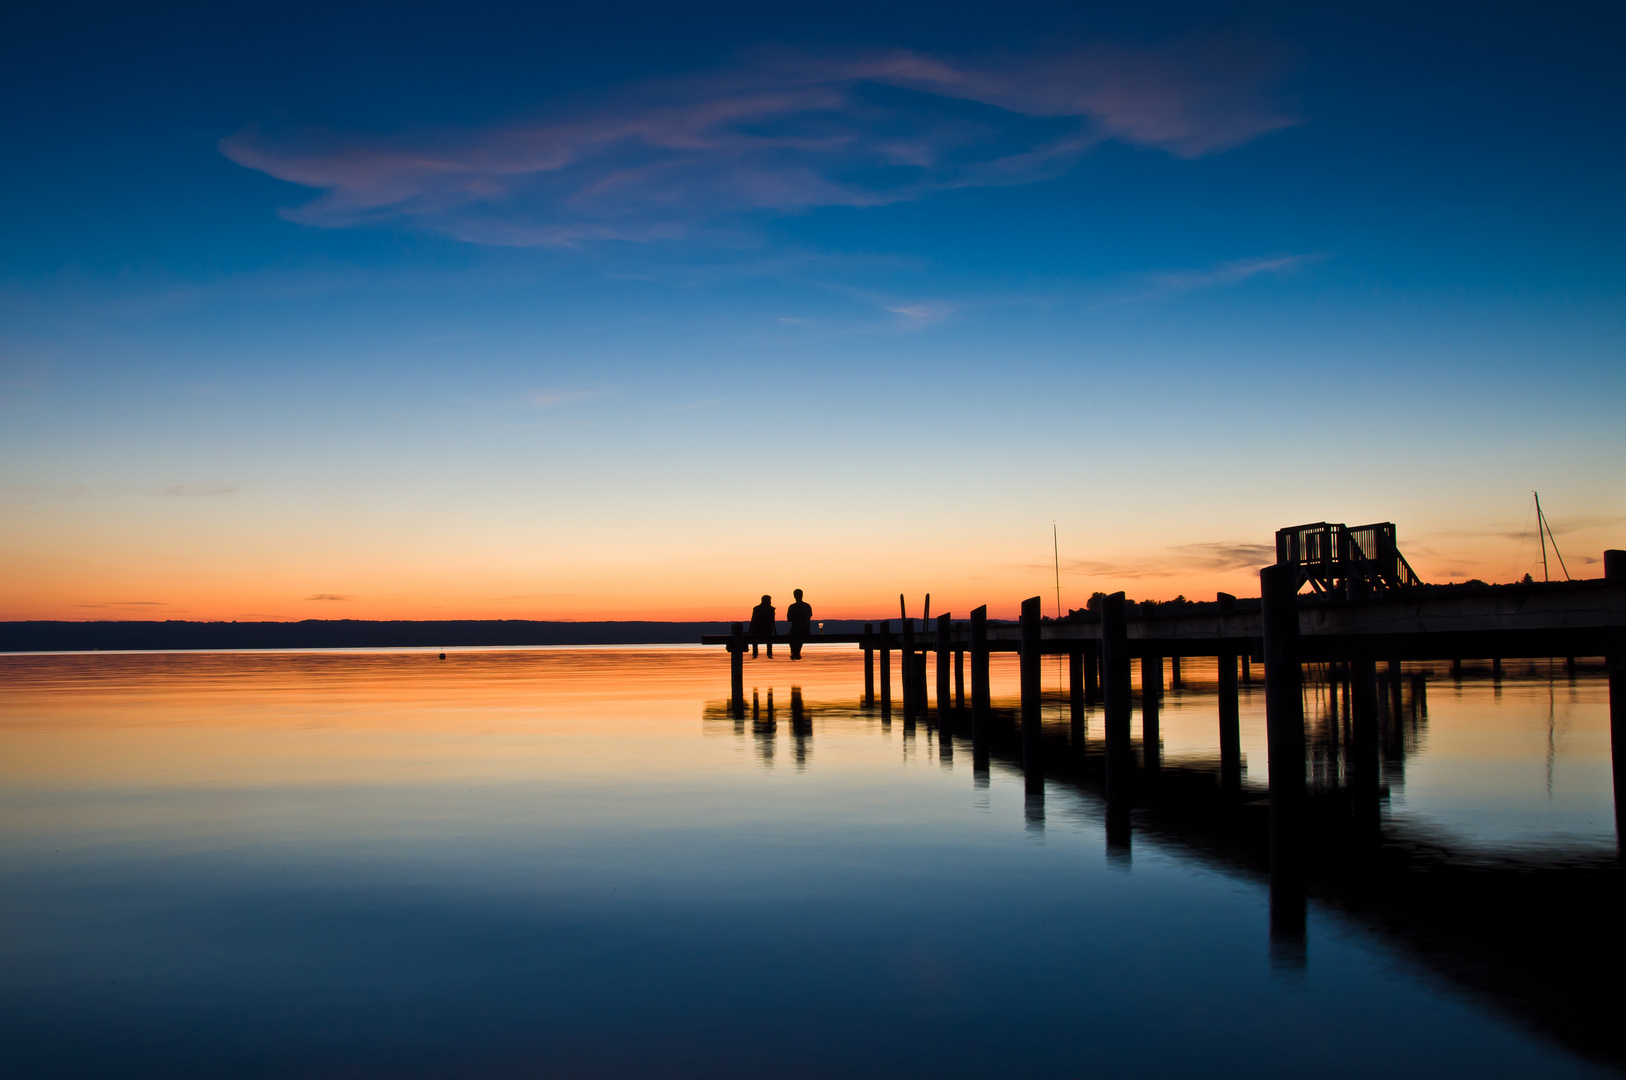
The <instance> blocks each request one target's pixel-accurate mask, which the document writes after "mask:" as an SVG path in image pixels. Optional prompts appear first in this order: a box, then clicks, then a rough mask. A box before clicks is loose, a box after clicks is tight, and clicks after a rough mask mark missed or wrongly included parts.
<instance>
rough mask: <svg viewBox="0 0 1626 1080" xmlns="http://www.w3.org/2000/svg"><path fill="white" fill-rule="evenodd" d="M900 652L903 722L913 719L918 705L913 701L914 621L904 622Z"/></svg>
mask: <svg viewBox="0 0 1626 1080" xmlns="http://www.w3.org/2000/svg"><path fill="white" fill-rule="evenodd" d="M901 649H902V651H901V652H899V657H898V659H899V668H901V675H902V682H904V722H906V724H907V722H909V721H912V719H914V716H915V712H917V711H919V709H920V703H919V701H917V699H915V678H914V665H915V654H914V620H912V618H906V620H904V636H902V646H901Z"/></svg>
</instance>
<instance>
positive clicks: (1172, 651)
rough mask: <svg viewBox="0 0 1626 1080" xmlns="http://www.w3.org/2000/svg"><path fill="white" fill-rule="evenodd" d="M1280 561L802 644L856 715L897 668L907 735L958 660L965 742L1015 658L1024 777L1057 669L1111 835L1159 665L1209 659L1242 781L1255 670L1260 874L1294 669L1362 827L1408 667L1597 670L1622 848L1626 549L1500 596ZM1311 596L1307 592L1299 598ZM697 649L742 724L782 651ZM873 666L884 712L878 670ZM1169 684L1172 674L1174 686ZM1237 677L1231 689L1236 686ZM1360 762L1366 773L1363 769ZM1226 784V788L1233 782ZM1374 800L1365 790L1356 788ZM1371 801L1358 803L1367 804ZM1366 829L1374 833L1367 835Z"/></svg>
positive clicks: (1292, 723) (1287, 864)
mask: <svg viewBox="0 0 1626 1080" xmlns="http://www.w3.org/2000/svg"><path fill="white" fill-rule="evenodd" d="M1276 540H1277V542H1276V551H1277V562H1276V563H1274V564H1272V565H1270V566H1266V567H1264V568H1262V569H1261V570H1260V573H1259V581H1260V595H1259V596H1258V597H1253V598H1239V597H1233V596H1230V595H1227V594H1224V593H1221V594H1219V595H1218V596H1216V597H1215V599H1214V600H1212V601H1207V602H1195V603H1194V602H1182V603H1163V604H1152V603H1142V604H1131V603H1130V602H1129V601H1128V600H1127V599H1126V597H1125V595H1124V593H1122V592H1118V593H1114V594H1112V595H1106V596H1101V597H1100V599H1099V603H1097V604H1096V605H1095V606H1094V607H1093V608H1092V609H1090V610H1084V611H1075V612H1073V613H1072V614H1071V615H1070V616H1069V617H1067V618H1065V619H1060V620H1054V619H1047V618H1044V617H1043V616H1041V614H1040V598H1038V597H1032V598H1029V599H1027V600H1025V601H1023V603H1022V605H1021V612H1022V615H1021V618H1020V619H1019V620H1018V621H1016V622H1014V623H996V622H991V621H990V620H989V619H988V617H987V609H986V607H981V608H977V609H976V610H974V611H972V612H971V613H970V618H969V619H966V620H955V619H953V618H952V617H951V616H950V615H948V614H943V615H940V616H939V617H938V618H937V619H936V620H935V621H934V624H933V625H930V626H928V625H925V624H922V625H921V626H919V627H918V628H917V627H916V625H915V620H913V619H907V618H905V619H900V620H899V625H898V628H897V630H896V631H894V630H893V628H892V624H891V622H890V621H884V622H880V623H878V624H868V625H867V626H866V629H865V630H864V631H863V632H860V633H849V634H831V635H818V634H815V635H812V636H810V637H807V638H803V639H801V640H803V641H805V642H807V643H828V644H836V643H843V644H854V645H857V646H859V647H860V648H861V649H862V650H863V653H864V671H865V677H864V697H863V702H864V705H865V706H866V707H879V708H880V709H881V710H882V711H883V713H884V714H886V715H890V714H891V712H892V710H893V707H894V702H893V693H892V660H891V656H892V654H893V653H894V652H896V653H898V654H899V661H900V664H899V666H900V668H901V675H902V679H901V691H902V700H901V703H899V704H901V711H902V713H903V716H904V719H905V720H906V721H913V720H914V719H915V718H916V717H917V716H921V715H924V714H925V713H926V711H927V709H928V708H929V706H930V705H931V702H930V701H929V700H928V686H929V681H928V679H927V678H926V670H927V665H928V662H929V660H930V659H935V664H936V676H937V677H936V690H937V693H936V709H937V714H938V715H939V716H940V717H941V716H943V715H945V714H947V713H948V712H949V711H950V710H953V711H956V712H959V711H964V710H966V706H967V703H966V699H965V691H964V687H963V675H960V676H958V678H959V679H960V681H959V682H958V683H955V685H957V686H958V687H959V690H958V692H951V691H950V689H949V687H950V685H951V679H950V667H951V666H952V670H953V671H954V672H956V673H961V672H963V671H964V668H965V660H966V654H967V653H969V654H970V668H971V688H970V709H969V712H970V717H969V719H970V721H971V726H972V729H973V731H974V732H979V731H986V730H987V729H988V727H989V725H990V722H991V719H990V714H989V707H988V701H989V686H988V657H989V655H990V654H991V653H995V652H1014V653H1018V654H1020V656H1021V657H1022V679H1021V688H1022V689H1021V699H1022V700H1021V707H1020V709H1019V710H1018V712H1019V725H1020V728H1021V731H1022V736H1023V745H1024V747H1026V748H1027V754H1026V757H1027V758H1028V759H1030V760H1031V762H1032V765H1031V768H1030V771H1031V772H1034V773H1035V774H1037V773H1038V771H1039V769H1040V768H1041V766H1040V765H1039V762H1040V760H1041V755H1039V754H1038V753H1037V752H1036V749H1035V748H1036V746H1037V740H1038V739H1039V737H1040V735H1039V720H1038V716H1039V700H1040V694H1041V690H1040V687H1039V679H1038V671H1039V667H1038V664H1039V659H1040V658H1041V657H1043V656H1047V655H1052V656H1066V657H1067V658H1068V674H1069V678H1068V686H1069V689H1068V695H1069V706H1070V713H1071V716H1072V717H1073V720H1074V723H1079V722H1081V717H1082V715H1083V711H1084V708H1085V706H1086V705H1097V704H1098V705H1100V706H1101V708H1102V712H1103V714H1104V721H1105V730H1106V747H1105V758H1104V783H1103V787H1104V791H1105V793H1106V796H1107V801H1108V821H1109V833H1110V832H1111V829H1112V823H1113V821H1114V820H1115V819H1116V818H1117V817H1118V816H1119V815H1116V814H1114V812H1113V811H1114V805H1115V804H1117V803H1120V802H1122V801H1123V800H1124V799H1127V798H1128V796H1129V793H1130V792H1131V791H1132V790H1133V789H1134V788H1135V787H1136V786H1137V785H1144V784H1147V783H1153V782H1155V781H1156V779H1157V776H1158V773H1159V765H1160V762H1159V760H1158V752H1157V740H1156V731H1157V724H1158V699H1159V696H1160V691H1161V687H1162V679H1163V665H1164V660H1165V659H1168V660H1172V661H1175V662H1176V663H1177V662H1178V660H1179V658H1181V657H1213V658H1215V659H1216V660H1217V662H1218V665H1219V702H1218V709H1217V714H1218V715H1217V716H1216V742H1217V744H1218V747H1219V751H1220V756H1221V760H1222V763H1229V768H1231V769H1235V768H1236V767H1237V764H1236V763H1237V753H1238V752H1237V745H1238V735H1237V716H1238V705H1237V693H1238V691H1237V687H1238V683H1239V681H1242V682H1246V681H1248V680H1251V678H1252V668H1251V665H1252V664H1254V663H1262V664H1263V665H1264V677H1265V690H1266V710H1265V712H1266V727H1267V742H1268V746H1269V757H1270V760H1269V763H1268V765H1269V775H1270V787H1269V793H1268V798H1269V804H1270V808H1271V814H1270V821H1271V837H1272V852H1273V856H1274V857H1273V862H1272V867H1273V873H1277V872H1280V873H1292V872H1293V867H1294V865H1295V863H1297V862H1298V861H1300V860H1301V858H1302V856H1301V854H1300V851H1301V847H1302V842H1303V840H1304V836H1303V830H1304V822H1303V814H1302V812H1301V807H1300V803H1301V802H1302V797H1303V790H1304V783H1305V776H1306V770H1307V765H1308V763H1307V759H1306V752H1305V738H1304V711H1303V697H1302V685H1303V678H1304V675H1303V672H1304V669H1305V665H1326V666H1328V669H1329V670H1332V671H1336V672H1337V673H1338V682H1339V685H1340V687H1341V691H1342V693H1343V695H1344V696H1345V699H1346V700H1347V701H1348V702H1349V705H1350V708H1351V711H1352V716H1353V740H1354V744H1355V746H1356V748H1357V751H1358V752H1357V759H1356V762H1355V766H1356V768H1355V780H1356V788H1357V790H1356V801H1357V804H1358V805H1360V806H1365V807H1369V808H1370V810H1371V813H1372V814H1374V815H1375V812H1376V806H1377V800H1376V796H1375V792H1376V784H1377V758H1376V756H1375V755H1376V754H1377V753H1378V745H1379V739H1378V735H1377V732H1376V723H1377V716H1378V711H1379V710H1378V705H1379V703H1380V702H1382V703H1384V704H1385V705H1387V706H1389V707H1391V708H1393V709H1396V710H1398V707H1399V700H1400V695H1401V669H1400V664H1401V662H1403V661H1420V660H1444V661H1450V662H1451V663H1452V664H1453V666H1454V670H1460V666H1461V663H1462V662H1463V661H1464V660H1487V659H1488V660H1490V661H1492V665H1493V670H1494V671H1496V672H1499V671H1500V669H1501V664H1502V662H1503V661H1504V660H1510V659H1517V658H1559V657H1563V658H1565V659H1566V662H1567V663H1570V664H1573V662H1574V658H1575V657H1578V656H1584V657H1602V658H1603V659H1604V662H1605V665H1606V667H1607V668H1608V671H1609V710H1610V731H1611V745H1612V755H1613V767H1614V786H1615V792H1616V798H1615V807H1616V810H1615V814H1616V834H1617V836H1618V837H1621V838H1623V839H1626V800H1623V798H1622V794H1623V792H1626V551H1621V550H1610V551H1606V552H1605V553H1604V560H1603V565H1604V576H1603V577H1602V578H1597V579H1588V580H1576V581H1564V582H1535V583H1525V584H1513V585H1480V584H1469V585H1428V584H1425V583H1423V582H1422V581H1421V580H1420V579H1419V578H1418V577H1417V575H1416V574H1415V572H1413V571H1412V569H1411V567H1410V565H1409V564H1408V563H1406V561H1405V558H1404V556H1402V555H1401V554H1400V552H1399V550H1398V548H1397V546H1396V544H1395V542H1394V526H1393V525H1391V524H1388V523H1381V524H1377V525H1367V526H1358V527H1354V528H1351V527H1348V526H1344V525H1335V524H1331V523H1327V522H1318V523H1315V524H1311V525H1302V526H1294V527H1292V528H1289V529H1283V530H1281V531H1280V532H1278V533H1277V538H1276ZM1306 587H1308V588H1309V591H1308V592H1304V591H1303V590H1305V588H1306ZM701 640H702V642H703V643H705V644H709V645H722V646H724V647H725V648H726V649H727V650H728V654H729V658H730V667H731V696H730V701H731V707H732V708H733V709H734V710H735V712H736V715H743V714H744V709H745V694H744V668H743V664H744V656H745V652H746V650H747V649H748V648H749V646H750V644H751V642H752V641H753V640H755V641H758V642H767V641H770V640H771V641H772V642H786V643H788V642H790V641H791V640H792V639H791V637H789V636H788V635H781V634H777V633H776V634H775V635H773V637H772V638H771V639H769V638H767V637H766V636H763V637H759V638H755V639H753V638H752V637H751V636H750V635H748V634H746V632H745V628H744V625H743V624H741V623H735V624H734V625H733V628H732V633H731V634H727V635H706V636H704V637H703V638H702V639H701ZM877 653H879V660H880V697H879V701H877V698H876V693H875V679H874V667H875V661H876V654H877ZM1136 660H1139V661H1140V662H1141V665H1142V673H1143V676H1142V688H1143V689H1142V694H1141V709H1142V731H1143V733H1146V734H1143V740H1142V741H1143V749H1142V754H1141V761H1140V764H1139V768H1138V769H1137V767H1136V763H1135V758H1134V754H1133V752H1132V750H1131V744H1130V718H1131V714H1132V707H1133V706H1132V702H1131V679H1130V666H1131V664H1132V663H1133V662H1134V661H1136ZM1177 670H1178V668H1177V667H1176V671H1177ZM1239 676H1240V678H1239ZM1369 757H1370V758H1371V760H1370V761H1368V760H1367V759H1368V758H1369ZM1228 786H1232V787H1234V784H1229V783H1228ZM1366 788H1371V792H1367V791H1366V790H1365V789H1366ZM1367 794H1371V796H1372V797H1371V798H1366V797H1365V796H1366V795H1367ZM1369 824H1372V825H1373V827H1375V821H1374V822H1369Z"/></svg>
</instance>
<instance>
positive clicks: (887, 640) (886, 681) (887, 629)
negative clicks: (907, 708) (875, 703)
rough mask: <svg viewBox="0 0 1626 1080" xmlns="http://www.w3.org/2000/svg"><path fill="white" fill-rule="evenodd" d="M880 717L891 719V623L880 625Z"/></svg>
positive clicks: (889, 621)
mask: <svg viewBox="0 0 1626 1080" xmlns="http://www.w3.org/2000/svg"><path fill="white" fill-rule="evenodd" d="M881 715H882V716H883V717H885V718H886V719H888V720H890V719H891V718H892V623H891V620H888V621H886V622H883V623H882V624H881Z"/></svg>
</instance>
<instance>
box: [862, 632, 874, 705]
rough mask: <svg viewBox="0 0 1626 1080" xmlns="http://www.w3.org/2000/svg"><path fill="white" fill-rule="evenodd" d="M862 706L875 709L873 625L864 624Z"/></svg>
mask: <svg viewBox="0 0 1626 1080" xmlns="http://www.w3.org/2000/svg"><path fill="white" fill-rule="evenodd" d="M864 704H865V705H866V706H867V707H869V708H871V709H873V708H874V707H875V624H874V623H865V624H864Z"/></svg>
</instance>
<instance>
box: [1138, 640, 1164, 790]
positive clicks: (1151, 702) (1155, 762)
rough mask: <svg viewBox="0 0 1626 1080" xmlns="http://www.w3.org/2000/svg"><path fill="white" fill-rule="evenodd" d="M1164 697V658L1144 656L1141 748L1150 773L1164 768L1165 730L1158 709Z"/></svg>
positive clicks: (1141, 664)
mask: <svg viewBox="0 0 1626 1080" xmlns="http://www.w3.org/2000/svg"><path fill="white" fill-rule="evenodd" d="M1162 697H1163V658H1162V657H1161V656H1143V657H1141V660H1140V748H1141V759H1142V765H1143V766H1144V767H1145V769H1146V771H1147V772H1149V773H1156V772H1157V771H1158V770H1160V769H1161V768H1162V767H1163V729H1162V726H1161V725H1160V724H1159V723H1158V707H1159V706H1160V705H1161V704H1162Z"/></svg>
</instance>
